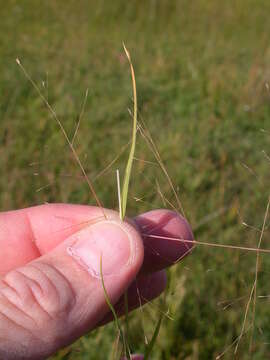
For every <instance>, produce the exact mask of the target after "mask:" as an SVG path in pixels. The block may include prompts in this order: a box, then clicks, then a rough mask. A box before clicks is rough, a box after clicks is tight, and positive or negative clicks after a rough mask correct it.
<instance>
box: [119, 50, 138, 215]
mask: <svg viewBox="0 0 270 360" xmlns="http://www.w3.org/2000/svg"><path fill="white" fill-rule="evenodd" d="M123 46H124V50H125V53H126V56H127V58H128V61H129V65H130V71H131V78H132V87H133V103H134V107H133V130H132V141H131V147H130V152H129V157H128V161H127V165H126V170H125V176H124V181H123V190H122V217H123V219H124V218H125V214H126V208H127V197H128V188H129V182H130V174H131V169H132V164H133V158H134V154H135V146H136V133H137V92H136V80H135V73H134V69H133V65H132V62H131V58H130V55H129V52H128V51H127V49H126V47H125V45H124V44H123Z"/></svg>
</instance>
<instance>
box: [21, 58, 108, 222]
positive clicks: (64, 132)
mask: <svg viewBox="0 0 270 360" xmlns="http://www.w3.org/2000/svg"><path fill="white" fill-rule="evenodd" d="M16 63H17V64H18V65H19V67H20V68H21V70H22V71H23V73H24V75H25V77H26V78H27V79H28V80H29V81H30V83H31V84H32V86H33V87H34V89H35V90H36V91H37V93H38V95H39V96H40V98H41V100H42V101H43V102H44V104H45V105H46V106H47V108H48V109H49V111H50V113H51V115H52V116H53V118H54V119H55V121H56V122H57V124H58V126H59V128H60V130H61V131H62V133H63V135H64V138H65V139H66V142H67V144H68V146H69V148H70V150H71V152H72V154H73V156H74V158H75V160H76V162H77V164H78V165H79V167H80V169H81V172H82V174H83V176H84V178H85V180H86V182H87V184H88V186H89V189H90V191H91V193H92V195H93V196H94V198H95V201H96V203H97V205H98V206H99V208H100V209H101V211H102V213H103V215H104V217H105V218H107V216H106V214H105V211H104V209H103V206H102V204H101V202H100V200H99V198H98V196H97V194H96V192H95V189H94V187H93V185H92V182H91V181H90V179H89V177H88V176H87V174H86V172H85V170H84V167H83V165H82V163H81V160H80V158H79V156H78V154H77V152H76V151H75V149H74V146H73V144H72V142H71V141H70V140H69V137H68V135H67V133H66V130H65V129H64V127H63V125H62V123H61V121H60V120H59V119H58V117H57V115H56V113H55V111H54V110H53V108H52V106H51V105H50V104H49V102H48V100H47V99H46V98H45V97H44V95H43V94H42V92H41V91H40V89H39V87H38V86H37V84H36V83H35V82H34V80H33V79H32V78H31V76H30V75H29V74H28V72H27V71H26V70H25V68H24V67H23V65H22V64H21V62H20V60H19V59H16Z"/></svg>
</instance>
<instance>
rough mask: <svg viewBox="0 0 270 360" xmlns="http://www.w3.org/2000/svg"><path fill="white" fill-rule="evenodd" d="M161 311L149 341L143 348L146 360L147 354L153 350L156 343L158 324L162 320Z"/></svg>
mask: <svg viewBox="0 0 270 360" xmlns="http://www.w3.org/2000/svg"><path fill="white" fill-rule="evenodd" d="M163 316H164V315H163V313H161V314H160V317H159V319H158V322H157V325H156V327H155V331H154V334H153V336H152V338H151V340H150V342H149V344H148V345H147V347H146V350H145V353H144V360H148V359H149V355H150V353H151V351H152V350H153V347H154V345H155V343H156V340H157V336H158V334H159V330H160V326H161V322H162V319H163Z"/></svg>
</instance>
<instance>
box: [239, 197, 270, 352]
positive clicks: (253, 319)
mask: <svg viewBox="0 0 270 360" xmlns="http://www.w3.org/2000/svg"><path fill="white" fill-rule="evenodd" d="M269 206H270V198H269V199H268V203H267V206H266V210H265V214H264V220H263V225H262V229H261V234H260V239H259V242H258V248H257V256H256V270H255V279H254V283H253V286H252V288H251V291H250V295H249V299H248V302H247V305H246V310H245V315H244V320H243V324H242V329H241V333H240V335H239V337H238V341H237V343H236V346H235V350H234V353H235V354H236V353H237V350H238V347H239V343H240V341H241V339H242V337H243V334H244V331H245V327H246V321H247V315H248V311H249V307H250V304H251V300H252V297H253V313H252V329H253V328H254V321H255V309H256V297H257V280H258V270H259V253H260V252H262V251H261V250H262V249H260V246H261V242H262V238H263V234H264V230H265V225H266V220H267V217H268V213H269ZM252 331H253V330H252ZM252 337H253V334H252V335H251V343H252ZM250 348H251V346H250Z"/></svg>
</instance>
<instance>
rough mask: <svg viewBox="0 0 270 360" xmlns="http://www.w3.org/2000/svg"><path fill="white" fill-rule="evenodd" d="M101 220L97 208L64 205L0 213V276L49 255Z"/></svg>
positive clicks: (49, 205) (101, 214) (100, 214)
mask: <svg viewBox="0 0 270 360" xmlns="http://www.w3.org/2000/svg"><path fill="white" fill-rule="evenodd" d="M106 211H107V210H106ZM107 212H108V213H110V211H109V210H108V211H107ZM103 217H104V216H103V213H102V211H101V210H100V209H99V208H98V207H95V206H83V205H67V204H46V205H41V206H35V207H30V208H26V209H22V210H16V211H9V212H2V213H0V246H1V252H0V274H4V273H6V272H7V271H10V270H12V269H15V268H16V267H18V266H23V265H25V264H27V263H28V262H29V261H31V260H34V259H36V258H37V257H39V256H40V255H43V254H45V253H47V252H49V251H50V250H52V249H54V248H55V247H56V246H57V245H58V244H60V243H61V242H62V241H64V240H65V239H66V238H67V237H69V236H70V235H72V234H74V233H75V232H76V231H78V230H79V229H80V228H83V227H86V226H88V225H89V223H91V221H93V220H96V219H101V218H103Z"/></svg>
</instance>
